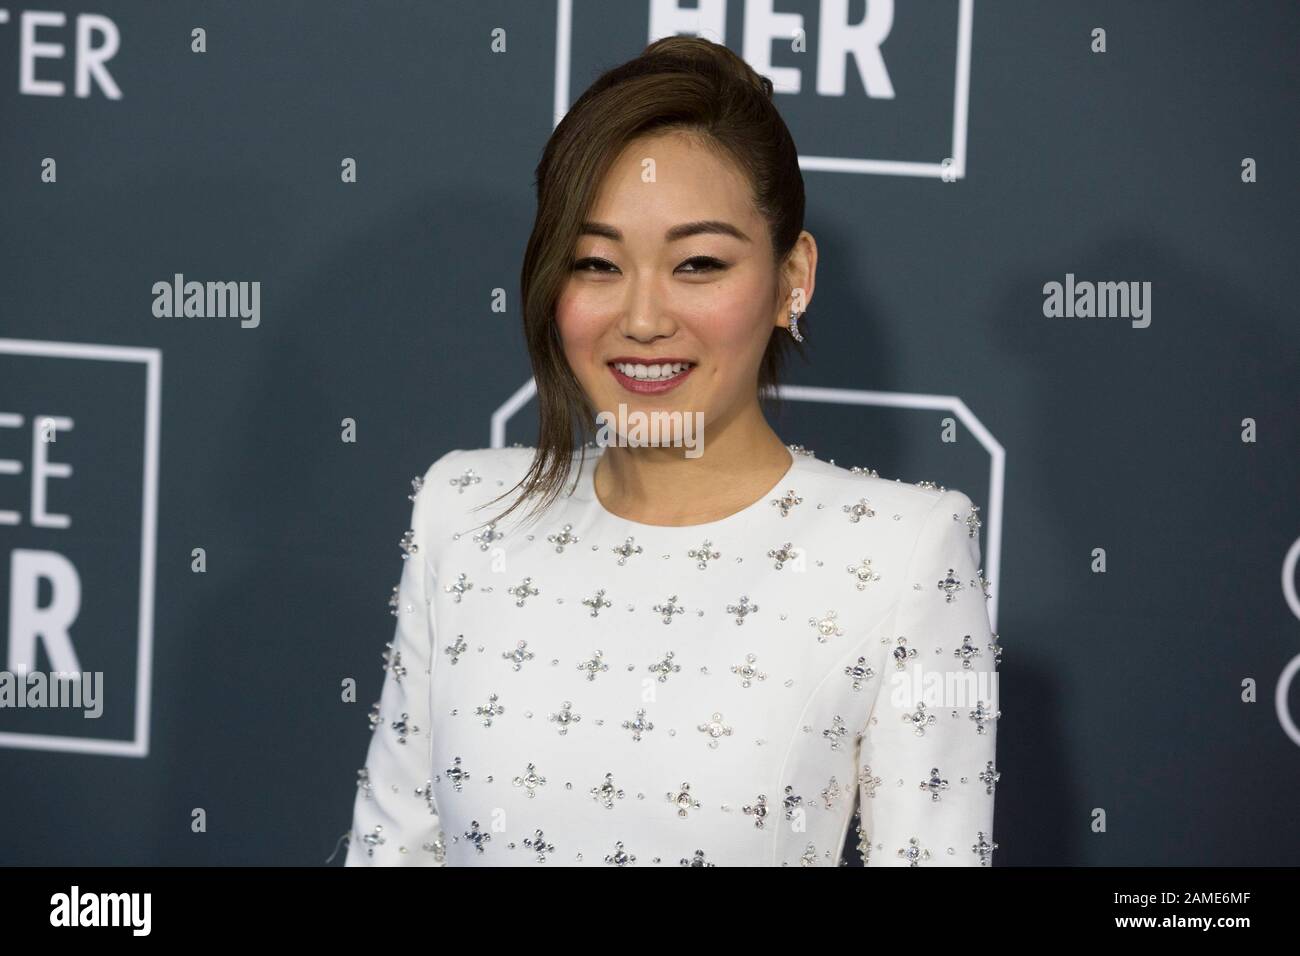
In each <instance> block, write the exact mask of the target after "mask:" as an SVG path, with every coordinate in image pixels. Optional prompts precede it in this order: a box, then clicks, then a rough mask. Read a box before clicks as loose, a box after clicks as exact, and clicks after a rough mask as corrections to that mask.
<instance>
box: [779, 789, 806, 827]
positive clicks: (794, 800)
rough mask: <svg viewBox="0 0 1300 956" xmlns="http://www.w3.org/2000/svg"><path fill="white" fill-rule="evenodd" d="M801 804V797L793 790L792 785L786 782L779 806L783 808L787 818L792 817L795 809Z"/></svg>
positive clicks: (790, 818) (791, 818)
mask: <svg viewBox="0 0 1300 956" xmlns="http://www.w3.org/2000/svg"><path fill="white" fill-rule="evenodd" d="M802 806H803V797H801V796H799V795H798V794H797V793H795V792H794V787H793V786H792V785H789V784H787V785H786V788H785V797H784V798H782V800H781V807H782V809H783V810H785V818H786V819H787V820H793V819H794V812H795V810H797V809H799V808H800V807H802Z"/></svg>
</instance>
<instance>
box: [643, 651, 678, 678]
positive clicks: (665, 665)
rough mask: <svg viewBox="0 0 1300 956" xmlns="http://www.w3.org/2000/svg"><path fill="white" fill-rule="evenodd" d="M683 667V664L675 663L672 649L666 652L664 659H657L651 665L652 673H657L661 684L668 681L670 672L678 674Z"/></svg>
mask: <svg viewBox="0 0 1300 956" xmlns="http://www.w3.org/2000/svg"><path fill="white" fill-rule="evenodd" d="M681 669H682V665H681V664H674V663H673V652H672V651H669V652H668V653H666V654H665V655H664V656H663V659H662V660H658V661H655V662H654V663H653V664H651V665H650V667H649V671H650V673H651V674H654V675H656V677H657V678H658V680H659V683H661V684H664V683H667V681H668V675H669V674H676V673H677V672H678V671H680V670H681Z"/></svg>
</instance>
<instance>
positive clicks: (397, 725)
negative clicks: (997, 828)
mask: <svg viewBox="0 0 1300 956" xmlns="http://www.w3.org/2000/svg"><path fill="white" fill-rule="evenodd" d="M410 718H411V715H410V714H402V719H401V720H395V721H393V722H392V724H391V726H392V728H393V729H394V730H395V731H397V742H398V743H399V744H404V743H406V738H407V737H408V736H410V735H412V734H418V733H419V732H420V728H419V727H417V726H415V725H414V724H412V723H408V721H409V720H410ZM982 732H983V731H981V733H982Z"/></svg>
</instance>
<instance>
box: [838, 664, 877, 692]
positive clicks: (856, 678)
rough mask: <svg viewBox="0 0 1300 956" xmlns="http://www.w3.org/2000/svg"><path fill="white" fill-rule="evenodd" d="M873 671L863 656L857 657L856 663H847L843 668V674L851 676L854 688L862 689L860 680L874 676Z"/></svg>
mask: <svg viewBox="0 0 1300 956" xmlns="http://www.w3.org/2000/svg"><path fill="white" fill-rule="evenodd" d="M875 673H876V672H875V671H873V670H872V669H871V665H870V664H868V663H867V659H866V658H865V657H859V658H858V662H857V663H856V664H849V665H848V666H846V667H845V668H844V676H845V677H852V678H853V689H854V690H862V682H863V681H864V680H869V679H870V678H871V677H873V676H875Z"/></svg>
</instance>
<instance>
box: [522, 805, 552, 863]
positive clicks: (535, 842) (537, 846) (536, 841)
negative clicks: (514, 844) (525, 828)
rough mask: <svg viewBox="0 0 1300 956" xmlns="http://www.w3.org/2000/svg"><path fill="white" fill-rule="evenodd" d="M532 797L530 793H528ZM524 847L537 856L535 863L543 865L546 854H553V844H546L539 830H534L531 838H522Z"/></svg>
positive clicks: (543, 835)
mask: <svg viewBox="0 0 1300 956" xmlns="http://www.w3.org/2000/svg"><path fill="white" fill-rule="evenodd" d="M529 796H532V792H531V791H530V792H529ZM524 846H526V847H528V849H530V850H532V851H533V852H535V853H536V854H537V862H538V863H545V862H546V854H548V853H554V852H555V844H554V843H547V842H546V835H545V834H544V833H542V831H541V830H534V831H533V835H532V836H531V837H525V838H524Z"/></svg>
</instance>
